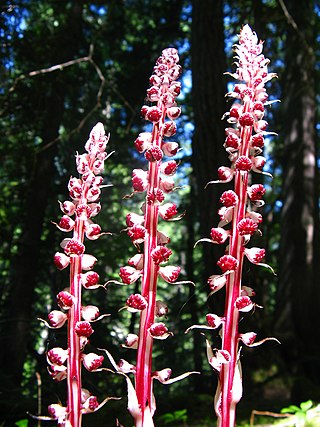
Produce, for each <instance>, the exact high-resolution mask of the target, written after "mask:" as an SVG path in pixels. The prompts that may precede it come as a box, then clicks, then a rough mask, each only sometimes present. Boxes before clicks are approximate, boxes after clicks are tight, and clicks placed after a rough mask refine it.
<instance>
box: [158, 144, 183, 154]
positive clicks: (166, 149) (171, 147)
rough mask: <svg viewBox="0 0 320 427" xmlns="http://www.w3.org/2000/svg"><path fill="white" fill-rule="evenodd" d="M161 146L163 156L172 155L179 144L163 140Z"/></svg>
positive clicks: (175, 152)
mask: <svg viewBox="0 0 320 427" xmlns="http://www.w3.org/2000/svg"><path fill="white" fill-rule="evenodd" d="M161 148H162V151H163V153H164V155H165V156H168V157H172V156H175V155H176V154H177V152H178V149H179V144H178V143H177V142H165V143H163V144H162V147H161Z"/></svg>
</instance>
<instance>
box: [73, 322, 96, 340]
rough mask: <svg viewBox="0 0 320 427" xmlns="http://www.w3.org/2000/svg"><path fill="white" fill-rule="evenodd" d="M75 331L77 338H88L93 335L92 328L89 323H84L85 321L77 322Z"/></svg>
mask: <svg viewBox="0 0 320 427" xmlns="http://www.w3.org/2000/svg"><path fill="white" fill-rule="evenodd" d="M75 331H76V334H77V335H78V336H79V337H86V338H88V337H89V336H90V335H91V334H92V333H93V329H92V326H91V325H90V323H89V322H86V321H80V322H77V323H76V327H75Z"/></svg>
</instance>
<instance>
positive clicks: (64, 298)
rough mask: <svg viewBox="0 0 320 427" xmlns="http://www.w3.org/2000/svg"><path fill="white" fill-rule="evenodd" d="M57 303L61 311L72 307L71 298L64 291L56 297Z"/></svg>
mask: <svg viewBox="0 0 320 427" xmlns="http://www.w3.org/2000/svg"><path fill="white" fill-rule="evenodd" d="M57 302H58V305H59V307H60V308H61V309H63V310H69V308H70V307H72V306H73V304H74V302H73V296H72V295H71V294H70V293H69V292H66V291H61V292H59V293H58V295H57Z"/></svg>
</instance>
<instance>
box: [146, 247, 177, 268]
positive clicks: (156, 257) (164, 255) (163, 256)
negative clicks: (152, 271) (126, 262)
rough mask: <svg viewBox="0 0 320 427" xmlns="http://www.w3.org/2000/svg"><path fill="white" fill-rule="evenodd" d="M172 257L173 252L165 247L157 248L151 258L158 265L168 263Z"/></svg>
mask: <svg viewBox="0 0 320 427" xmlns="http://www.w3.org/2000/svg"><path fill="white" fill-rule="evenodd" d="M170 255H172V250H171V249H169V248H167V247H165V246H157V247H155V248H154V249H153V250H152V252H151V258H152V260H153V262H154V263H155V264H156V265H159V264H161V263H163V262H167V261H168V260H169V257H170Z"/></svg>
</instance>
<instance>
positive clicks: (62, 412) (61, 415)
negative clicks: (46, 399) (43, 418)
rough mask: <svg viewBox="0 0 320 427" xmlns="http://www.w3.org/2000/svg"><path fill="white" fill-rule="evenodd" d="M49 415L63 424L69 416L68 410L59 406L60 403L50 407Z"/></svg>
mask: <svg viewBox="0 0 320 427" xmlns="http://www.w3.org/2000/svg"><path fill="white" fill-rule="evenodd" d="M48 414H49V416H50V417H51V418H52V419H54V420H58V419H59V420H60V421H61V422H63V420H64V419H65V418H66V416H67V408H65V407H64V406H61V405H59V404H58V403H53V404H51V405H49V406H48Z"/></svg>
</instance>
